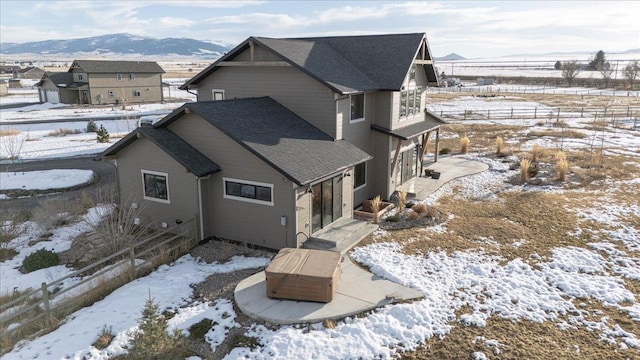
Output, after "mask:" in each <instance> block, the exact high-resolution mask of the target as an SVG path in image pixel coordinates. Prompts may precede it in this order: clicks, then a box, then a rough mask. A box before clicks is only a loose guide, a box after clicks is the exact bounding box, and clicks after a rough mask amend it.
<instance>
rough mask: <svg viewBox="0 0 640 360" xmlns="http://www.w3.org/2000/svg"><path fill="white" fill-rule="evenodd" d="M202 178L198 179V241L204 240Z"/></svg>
mask: <svg viewBox="0 0 640 360" xmlns="http://www.w3.org/2000/svg"><path fill="white" fill-rule="evenodd" d="M201 181H202V178H200V177H199V178H198V217H199V218H200V219H199V220H200V241H202V240H204V215H203V214H202V185H201Z"/></svg>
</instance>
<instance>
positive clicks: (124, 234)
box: [92, 186, 145, 256]
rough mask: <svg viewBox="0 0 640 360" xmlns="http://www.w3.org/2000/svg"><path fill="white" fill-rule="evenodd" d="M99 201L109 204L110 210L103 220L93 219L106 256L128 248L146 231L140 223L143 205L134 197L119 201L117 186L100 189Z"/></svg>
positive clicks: (95, 230) (95, 231)
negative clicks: (136, 201)
mask: <svg viewBox="0 0 640 360" xmlns="http://www.w3.org/2000/svg"><path fill="white" fill-rule="evenodd" d="M97 202H98V203H99V204H107V205H105V206H107V207H108V210H110V211H109V213H108V214H107V215H106V216H104V217H103V218H102V219H101V220H98V219H96V220H95V221H92V222H93V225H94V229H93V231H94V233H95V234H96V235H97V236H98V237H100V238H101V239H102V244H103V252H104V254H103V255H104V256H109V255H111V254H114V253H116V252H118V251H120V250H122V249H124V248H126V247H127V246H128V245H129V244H130V243H131V242H132V241H135V239H136V238H137V237H139V236H141V235H142V234H143V233H144V231H145V228H144V227H143V226H140V223H139V221H140V220H139V219H140V217H141V216H140V215H141V212H142V206H140V205H139V204H137V203H135V201H134V200H133V199H126V200H124V201H122V202H121V203H118V198H117V192H116V191H115V188H114V187H111V186H109V187H105V188H102V189H100V190H99V191H98V201H97ZM108 210H105V211H108ZM103 214H104V213H103Z"/></svg>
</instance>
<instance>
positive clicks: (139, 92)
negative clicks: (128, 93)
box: [132, 89, 142, 98]
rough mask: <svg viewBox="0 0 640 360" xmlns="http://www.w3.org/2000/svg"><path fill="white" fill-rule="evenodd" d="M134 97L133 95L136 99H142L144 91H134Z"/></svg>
mask: <svg viewBox="0 0 640 360" xmlns="http://www.w3.org/2000/svg"><path fill="white" fill-rule="evenodd" d="M136 94H140V95H136ZM132 95H133V97H136V98H139V97H142V90H139V89H134V90H133V91H132Z"/></svg>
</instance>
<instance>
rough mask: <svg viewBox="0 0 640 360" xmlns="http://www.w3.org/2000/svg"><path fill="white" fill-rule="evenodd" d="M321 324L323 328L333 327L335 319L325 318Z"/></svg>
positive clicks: (334, 326)
mask: <svg viewBox="0 0 640 360" xmlns="http://www.w3.org/2000/svg"><path fill="white" fill-rule="evenodd" d="M322 326H324V328H325V329H335V328H336V321H335V320H331V319H325V320H323V321H322Z"/></svg>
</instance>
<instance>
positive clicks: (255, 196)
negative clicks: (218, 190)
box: [222, 178, 273, 206]
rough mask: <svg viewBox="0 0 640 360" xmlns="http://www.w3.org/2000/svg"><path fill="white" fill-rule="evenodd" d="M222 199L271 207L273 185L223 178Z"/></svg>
mask: <svg viewBox="0 0 640 360" xmlns="http://www.w3.org/2000/svg"><path fill="white" fill-rule="evenodd" d="M222 181H223V182H224V198H225V199H233V200H239V201H246V202H252V203H256V204H263V205H271V206H273V185H272V184H265V183H259V182H254V181H248V180H238V179H230V178H223V179H222Z"/></svg>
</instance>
